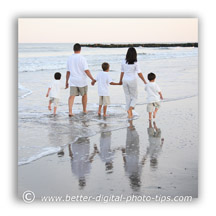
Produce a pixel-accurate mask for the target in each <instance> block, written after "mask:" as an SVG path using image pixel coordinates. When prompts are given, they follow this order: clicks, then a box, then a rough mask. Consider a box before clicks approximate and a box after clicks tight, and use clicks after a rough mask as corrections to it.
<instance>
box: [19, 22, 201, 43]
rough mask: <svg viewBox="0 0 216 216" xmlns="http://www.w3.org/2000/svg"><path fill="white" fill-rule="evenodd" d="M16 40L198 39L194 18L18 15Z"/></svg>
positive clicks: (115, 40)
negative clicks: (31, 16)
mask: <svg viewBox="0 0 216 216" xmlns="http://www.w3.org/2000/svg"><path fill="white" fill-rule="evenodd" d="M18 42H19V43H115V42H116V43H164V42H198V19H197V18H19V20H18Z"/></svg>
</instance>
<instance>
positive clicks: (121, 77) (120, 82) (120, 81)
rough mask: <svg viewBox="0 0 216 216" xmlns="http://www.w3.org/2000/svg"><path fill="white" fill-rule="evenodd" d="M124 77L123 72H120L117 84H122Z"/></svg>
mask: <svg viewBox="0 0 216 216" xmlns="http://www.w3.org/2000/svg"><path fill="white" fill-rule="evenodd" d="M123 77H124V72H121V75H120V80H119V85H122V79H123Z"/></svg>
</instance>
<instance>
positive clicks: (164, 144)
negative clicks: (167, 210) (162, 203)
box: [18, 44, 199, 201]
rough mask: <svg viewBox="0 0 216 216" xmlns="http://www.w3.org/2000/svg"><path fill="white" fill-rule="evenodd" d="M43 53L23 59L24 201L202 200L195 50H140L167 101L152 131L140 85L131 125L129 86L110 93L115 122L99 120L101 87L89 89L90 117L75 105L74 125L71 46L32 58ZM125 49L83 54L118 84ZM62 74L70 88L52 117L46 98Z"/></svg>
mask: <svg viewBox="0 0 216 216" xmlns="http://www.w3.org/2000/svg"><path fill="white" fill-rule="evenodd" d="M38 46H39V45H34V44H33V45H23V48H22V47H21V48H20V55H19V117H18V118H19V122H18V133H19V136H18V142H19V145H18V197H19V198H20V199H22V195H23V193H24V192H25V191H27V190H30V191H32V192H34V194H35V197H36V200H38V201H41V197H43V196H62V197H63V199H64V197H65V196H66V195H68V196H77V195H86V196H93V197H96V196H98V195H104V196H105V195H109V196H111V195H115V196H121V195H122V196H130V195H137V196H143V195H146V196H151V197H153V198H154V197H155V196H171V197H175V196H192V197H193V198H197V197H198V136H199V134H198V50H197V49H196V48H170V49H169V48H166V49H164V48H163V49H162V48H154V49H150V48H142V47H141V48H137V52H138V60H139V63H140V67H141V69H142V72H143V74H144V76H145V77H146V76H147V73H148V72H150V71H153V72H155V73H156V75H157V83H158V84H159V85H160V87H161V89H162V93H163V96H164V101H163V102H162V103H161V109H160V110H159V111H158V114H157V118H156V120H155V123H154V122H153V121H152V123H151V124H149V121H148V113H147V112H146V93H145V91H144V85H143V83H142V82H141V81H140V80H139V81H138V92H139V96H138V101H137V105H136V108H135V113H134V114H135V116H134V119H133V122H128V120H127V114H126V111H125V110H124V106H125V98H124V92H123V88H122V86H115V87H113V86H112V87H110V94H111V105H110V106H109V108H108V115H109V117H108V118H106V119H103V118H99V117H98V116H97V109H98V96H97V87H93V86H90V82H89V92H88V114H87V115H84V114H83V113H82V105H81V101H80V98H76V99H75V105H74V113H75V114H76V115H75V116H74V117H72V118H69V117H68V107H67V100H68V94H69V93H68V90H64V82H65V77H64V76H65V62H66V60H67V57H68V55H69V54H70V53H71V46H69V45H67V44H65V45H62V44H60V45H58V44H57V45H55V46H56V47H57V48H58V46H59V50H60V51H58V52H53V51H52V52H51V54H50V51H49V49H50V47H51V45H47V47H45V45H43V50H44V49H45V48H46V49H47V53H46V52H43V53H42V52H41V53H40V52H38V51H37V52H33V51H34V49H35V48H37V50H38V49H39V48H38ZM52 46H53V45H52ZM63 46H64V47H65V48H64V47H63ZM26 47H27V48H28V49H27V48H26ZM44 47H45V48H44ZM62 47H63V48H64V49H63V48H62ZM51 48H52V47H51ZM57 48H56V49H57ZM22 49H23V50H24V51H23V52H22ZM26 50H33V51H31V52H30V53H27V52H26ZM126 50H127V49H126V48H113V49H112V48H110V49H106V48H103V52H102V51H101V48H83V55H84V56H86V58H87V61H88V63H89V67H90V68H91V71H92V74H93V76H96V74H97V73H98V72H99V71H100V70H101V68H100V65H101V63H102V62H104V61H107V62H109V63H110V65H111V68H110V69H111V70H110V72H109V73H110V75H111V77H112V79H113V80H114V81H118V79H119V75H120V63H121V60H122V59H124V57H125V53H126ZM101 53H102V54H103V55H102V54H101ZM32 61H34V63H33V64H32ZM47 62H49V64H48V63H47ZM56 62H57V63H56ZM55 71H60V72H62V75H63V78H62V83H63V86H62V95H61V100H60V103H59V108H58V111H57V116H56V117H53V115H52V114H51V113H50V112H49V111H48V109H47V106H48V100H47V98H46V97H45V94H46V91H47V87H48V85H49V82H50V80H51V79H52V76H53V73H54V72H55ZM29 80H32V82H29ZM91 201H95V200H94V199H93V200H91Z"/></svg>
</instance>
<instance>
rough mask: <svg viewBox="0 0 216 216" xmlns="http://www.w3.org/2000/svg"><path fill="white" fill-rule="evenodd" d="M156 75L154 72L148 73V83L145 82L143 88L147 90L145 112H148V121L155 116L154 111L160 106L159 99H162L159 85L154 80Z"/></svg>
mask: <svg viewBox="0 0 216 216" xmlns="http://www.w3.org/2000/svg"><path fill="white" fill-rule="evenodd" d="M155 79H156V75H155V74H154V73H149V74H148V80H149V83H147V84H146V86H145V90H146V92H147V103H148V104H147V112H148V113H149V121H151V120H152V112H153V118H155V117H156V113H157V111H158V109H159V108H160V99H161V100H163V96H162V93H161V90H160V87H159V86H158V85H157V83H156V82H155Z"/></svg>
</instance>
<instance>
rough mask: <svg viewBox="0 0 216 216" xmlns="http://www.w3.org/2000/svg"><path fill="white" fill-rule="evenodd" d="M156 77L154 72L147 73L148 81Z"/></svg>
mask: <svg viewBox="0 0 216 216" xmlns="http://www.w3.org/2000/svg"><path fill="white" fill-rule="evenodd" d="M155 78H156V75H155V74H154V73H149V74H148V80H149V81H152V80H154V79H155Z"/></svg>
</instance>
